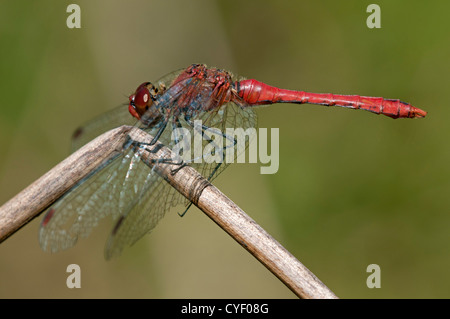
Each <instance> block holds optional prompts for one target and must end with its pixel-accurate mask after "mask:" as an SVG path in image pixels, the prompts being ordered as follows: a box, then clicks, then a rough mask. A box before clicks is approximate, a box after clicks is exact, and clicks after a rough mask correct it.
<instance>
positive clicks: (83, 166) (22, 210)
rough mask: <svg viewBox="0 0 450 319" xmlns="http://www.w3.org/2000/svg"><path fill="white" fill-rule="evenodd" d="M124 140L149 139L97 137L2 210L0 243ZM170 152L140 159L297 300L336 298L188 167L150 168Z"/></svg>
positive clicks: (146, 139) (157, 148) (160, 150)
mask: <svg viewBox="0 0 450 319" xmlns="http://www.w3.org/2000/svg"><path fill="white" fill-rule="evenodd" d="M127 136H130V137H131V138H132V139H133V140H135V141H138V142H142V143H150V142H151V141H152V137H151V136H150V135H148V134H146V133H145V132H143V131H141V130H139V129H137V128H134V127H130V126H121V127H119V128H116V129H114V130H111V131H109V132H106V133H105V134H103V135H101V136H99V137H98V138H96V139H95V140H93V141H92V142H90V143H88V144H87V145H86V146H84V147H82V148H81V149H79V150H78V151H77V152H75V153H74V154H72V155H71V156H70V157H68V158H67V159H65V160H64V161H63V162H61V163H60V164H58V165H57V166H56V167H55V168H53V169H52V170H50V171H49V172H48V173H47V174H45V175H44V176H42V177H41V178H40V179H38V180H37V181H36V182H34V183H33V184H31V185H30V186H29V187H27V188H26V189H25V190H23V191H22V192H21V193H19V194H18V195H16V196H15V197H14V198H12V199H11V200H10V201H8V202H7V203H6V204H4V205H3V206H2V207H0V242H2V241H3V240H5V239H6V238H7V237H9V236H10V235H11V234H13V233H14V232H15V231H17V230H18V229H19V228H20V227H22V226H23V225H25V224H26V223H27V222H29V221H30V220H31V219H33V218H34V217H36V216H37V215H39V213H41V212H42V211H43V210H45V209H46V208H47V207H48V206H50V205H51V204H52V203H53V202H54V201H55V200H56V199H58V198H59V197H60V196H62V195H63V194H64V193H65V192H67V191H68V190H69V189H70V188H71V187H72V186H73V185H75V184H76V183H77V182H78V181H80V180H81V179H82V178H83V177H85V176H86V175H87V174H89V173H90V172H92V171H93V170H94V169H95V168H96V167H98V166H99V165H101V163H103V162H104V161H105V160H108V159H110V158H111V157H113V156H117V154H118V152H120V150H119V149H116V146H117V145H122V144H123V142H125V140H126V138H127ZM162 157H165V158H168V159H170V158H172V157H173V156H172V153H171V151H170V150H169V149H168V148H166V147H164V146H163V145H162V144H160V143H159V142H157V143H156V144H155V145H153V146H152V147H149V151H148V152H145V153H144V155H143V156H142V158H143V160H144V161H145V162H146V163H147V165H149V166H151V167H153V169H154V170H155V171H157V173H158V174H160V176H162V177H163V178H164V179H165V180H166V181H167V182H168V183H170V184H171V185H172V186H173V187H174V188H175V189H176V190H177V191H179V192H180V193H181V194H182V195H183V196H185V197H186V198H188V199H189V200H190V201H192V202H193V203H194V204H195V205H196V206H197V207H198V208H200V209H201V210H202V211H203V212H204V213H205V214H206V215H207V216H208V217H210V218H211V219H212V220H213V221H214V222H215V223H216V224H218V225H219V226H220V227H221V228H222V229H223V230H225V231H226V232H227V233H228V234H229V235H230V236H231V237H233V238H234V239H235V240H236V241H237V242H238V243H239V244H240V245H241V246H243V247H244V248H245V249H247V250H248V251H249V252H250V253H251V254H252V255H253V256H255V257H256V258H257V259H258V260H259V261H260V262H261V263H262V264H263V265H264V266H265V267H267V268H268V269H269V270H270V271H271V272H272V273H273V274H275V276H277V277H278V278H279V279H280V280H281V281H282V282H283V283H284V284H285V285H286V286H287V287H288V288H289V289H291V290H292V291H293V292H294V293H295V294H296V295H297V296H299V297H300V298H337V297H336V295H335V294H334V293H333V292H332V291H331V290H329V289H328V287H326V286H325V285H324V284H323V283H322V282H321V281H320V280H319V279H318V278H317V277H316V276H315V275H314V274H313V273H311V272H310V271H309V270H308V269H307V268H306V267H305V266H304V265H303V264H302V263H300V262H299V261H298V260H297V259H296V258H295V257H294V256H293V255H291V254H290V253H289V252H288V251H287V250H286V249H285V248H284V247H283V246H281V245H280V244H279V243H278V242H277V241H276V240H275V239H273V238H272V237H271V236H270V235H269V234H268V233H267V232H266V231H265V230H264V229H262V228H261V227H260V226H259V225H258V224H257V223H256V222H255V221H254V220H252V219H251V218H250V217H249V216H248V215H246V214H245V213H244V212H243V211H242V210H241V209H240V208H239V207H238V206H237V205H236V204H235V203H233V202H232V201H231V200H230V199H229V198H227V197H226V196H225V195H224V194H222V193H221V192H220V191H219V190H218V189H217V188H216V187H214V186H213V185H212V184H210V183H209V182H208V181H207V180H206V179H205V178H203V176H202V175H200V174H199V173H198V172H197V171H196V170H194V169H193V168H192V167H190V166H184V167H182V168H181V169H180V166H179V165H176V164H167V163H165V164H163V165H161V164H160V165H154V163H155V161H156V162H157V160H160V159H161V158H162Z"/></svg>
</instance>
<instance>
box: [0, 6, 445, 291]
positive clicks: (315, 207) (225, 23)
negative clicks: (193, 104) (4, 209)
mask: <svg viewBox="0 0 450 319" xmlns="http://www.w3.org/2000/svg"><path fill="white" fill-rule="evenodd" d="M70 3H72V2H71V1H25V0H22V1H1V2H0V152H1V153H0V154H1V156H0V203H4V202H6V201H7V200H9V199H10V198H11V197H13V196H14V195H15V194H16V193H18V192H19V191H21V190H22V189H23V188H25V187H26V186H28V185H29V184H30V183H32V182H33V181H34V180H36V179H37V178H38V177H40V176H41V175H43V174H44V173H45V172H46V171H48V170H49V169H51V168H52V167H53V166H54V165H56V164H57V163H58V162H59V161H61V160H62V159H64V158H65V157H66V156H67V155H68V152H69V145H70V136H71V134H72V132H73V131H74V129H75V128H76V127H77V126H79V125H80V124H82V123H84V122H86V121H87V120H89V119H90V118H92V117H93V116H95V115H97V114H100V113H102V112H105V111H107V110H109V109H111V108H113V107H115V106H118V105H120V104H121V103H123V102H126V101H127V96H128V95H129V94H130V93H131V92H132V91H133V90H134V89H135V88H136V86H137V85H138V84H140V83H141V82H143V81H146V80H150V81H152V80H156V79H158V78H159V77H160V76H162V75H164V74H166V73H169V72H171V71H173V70H176V69H179V68H183V67H186V66H188V65H189V64H191V63H206V64H207V65H210V66H217V67H221V68H225V69H228V70H230V71H232V72H233V73H236V74H239V75H242V76H246V77H248V78H255V79H258V80H260V81H264V82H266V83H269V84H272V85H277V86H280V87H283V88H288V89H300V90H306V91H312V92H332V93H341V94H360V95H370V96H384V97H386V98H400V99H402V100H405V101H407V102H410V103H412V104H413V105H415V106H418V107H421V108H423V109H425V110H426V111H428V112H429V115H428V117H427V118H426V119H422V120H395V121H394V120H392V119H390V118H387V117H382V116H376V115H373V114H370V113H368V112H363V111H351V110H345V109H341V108H325V107H321V106H312V105H302V106H298V105H274V106H271V107H266V108H261V109H259V110H258V115H259V126H260V127H264V128H271V127H277V128H279V129H280V169H279V171H278V173H277V174H275V175H261V174H259V165H256V164H248V165H241V164H240V165H237V164H236V165H234V166H233V165H232V166H231V167H230V168H228V169H227V171H225V172H224V173H223V174H222V175H221V176H220V177H219V178H218V179H216V180H215V185H217V186H218V187H219V188H220V189H221V190H222V191H223V192H224V193H225V194H227V195H228V196H229V197H230V198H231V199H233V200H234V201H235V202H236V203H237V204H238V205H239V206H240V207H242V208H243V209H244V210H245V211H246V212H247V213H248V214H249V215H250V216H251V217H252V218H253V219H255V220H256V221H257V222H258V223H259V224H261V225H262V227H264V228H265V229H266V230H267V231H268V232H269V233H271V234H272V235H273V236H274V237H275V238H276V239H277V240H278V241H280V242H281V243H282V244H283V245H284V246H285V247H286V248H287V249H288V250H289V251H290V252H291V253H292V254H294V255H295V256H296V257H297V258H298V259H299V260H300V261H301V262H303V263H304V264H305V265H306V266H307V267H308V268H309V269H310V270H311V271H312V272H314V273H315V274H316V275H317V276H318V277H319V278H320V279H321V280H322V281H323V282H324V283H325V284H326V285H327V286H328V287H329V288H330V289H331V290H333V291H334V292H335V293H336V294H337V295H338V296H339V297H341V298H449V297H450V289H449V288H448V287H449V286H450V276H449V269H450V254H449V248H450V245H449V225H450V215H449V208H450V205H449V204H450V200H449V198H450V174H449V165H448V164H449V157H450V154H449V141H448V140H449V139H448V138H449V133H450V132H449V131H450V130H449V127H450V125H449V123H450V121H449V119H450V118H449V116H450V107H449V106H450V97H449V96H450V95H449V91H450V90H449V89H448V86H449V85H450V79H449V75H450V61H449V57H450V41H449V40H450V21H449V19H448V12H450V3H449V2H448V1H433V2H431V3H430V2H424V1H377V2H376V3H377V4H378V5H380V7H381V24H382V28H381V29H369V28H368V27H367V26H366V18H367V16H368V15H369V14H368V13H366V8H367V6H368V5H369V4H370V3H373V1H361V0H354V1H331V0H330V1H317V0H315V1H312V0H310V1H229V0H228V1H225V0H224V1H206V0H205V1H181V0H180V1H172V0H169V1H137V0H134V1H106V0H103V1H101V0H95V1H80V0H79V1H77V2H76V3H77V4H78V5H80V7H81V23H82V27H81V29H68V28H67V27H66V18H67V16H68V15H69V14H68V13H66V8H67V6H68V5H69V4H70ZM181 209H182V208H179V209H175V210H173V211H170V212H169V213H168V214H167V215H166V217H165V218H164V219H163V220H162V221H161V223H160V225H159V226H158V227H157V228H156V229H155V230H154V232H153V233H152V235H150V236H146V237H145V238H143V239H142V240H140V241H139V242H138V243H137V244H136V245H134V246H133V247H132V248H129V249H127V250H126V251H125V252H124V254H123V256H122V257H121V258H119V259H116V260H113V261H110V262H106V261H105V260H104V259H103V246H104V244H105V241H106V238H107V235H108V232H109V226H105V227H100V228H99V229H98V230H97V231H95V232H94V234H93V235H91V237H90V238H88V239H86V240H82V241H81V242H80V243H78V244H77V246H76V247H75V248H73V249H70V250H68V251H65V252H61V253H58V254H54V255H51V254H46V253H44V252H42V251H41V249H40V248H39V245H38V240H37V233H38V227H39V222H40V219H41V218H38V219H35V220H34V221H33V222H31V223H30V224H28V225H27V226H26V227H24V228H23V229H21V230H20V231H19V232H17V233H16V234H15V235H14V236H12V237H11V238H9V239H8V240H7V241H5V242H4V243H2V244H1V245H0V297H1V298H55V297H57V298H295V295H294V294H293V293H291V292H290V291H289V290H288V289H287V288H286V287H285V286H284V285H283V284H282V283H281V282H279V281H278V280H277V279H276V278H275V277H274V276H273V275H272V274H271V273H270V272H269V271H268V270H266V269H265V268H264V267H263V266H262V265H261V264H259V262H257V261H256V260H255V259H254V258H253V257H252V256H251V255H250V254H248V253H247V252H246V251H245V250H244V249H242V248H241V247H240V246H239V245H238V244H237V243H236V242H235V241H234V240H232V239H231V238H230V237H229V236H228V235H226V234H225V233H224V232H223V231H222V230H221V229H220V228H218V227H217V226H216V225H215V224H214V223H212V222H211V221H210V220H209V219H208V218H207V217H206V216H205V215H203V214H202V213H201V212H200V211H199V210H198V209H196V208H195V209H192V210H190V211H189V212H188V214H187V215H186V216H185V217H184V218H180V217H178V215H177V214H176V212H177V211H180V210H181ZM72 263H76V264H78V265H80V266H81V271H82V272H81V276H82V288H81V289H72V290H71V289H68V288H67V287H66V277H67V276H68V274H67V273H66V267H67V265H69V264H72ZM373 263H374V264H378V265H379V266H380V267H381V288H380V289H369V288H367V286H366V278H367V276H368V275H369V274H368V273H367V272H366V267H367V266H368V265H369V264H373Z"/></svg>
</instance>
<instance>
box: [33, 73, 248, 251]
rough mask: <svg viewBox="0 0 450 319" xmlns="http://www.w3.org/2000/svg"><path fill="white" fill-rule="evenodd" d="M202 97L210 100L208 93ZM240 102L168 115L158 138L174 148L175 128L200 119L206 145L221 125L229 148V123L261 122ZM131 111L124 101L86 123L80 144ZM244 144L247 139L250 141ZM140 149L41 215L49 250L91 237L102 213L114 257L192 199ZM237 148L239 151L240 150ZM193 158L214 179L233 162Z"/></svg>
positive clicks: (168, 101)
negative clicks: (109, 221) (109, 219)
mask: <svg viewBox="0 0 450 319" xmlns="http://www.w3.org/2000/svg"><path fill="white" fill-rule="evenodd" d="M179 73H180V71H177V72H174V73H172V74H169V75H168V76H166V77H165V78H163V79H162V80H160V81H158V82H157V85H158V86H161V87H169V85H170V83H172V81H173V79H174V78H175V77H176V76H177V75H178V74H179ZM201 88H202V86H201V83H197V85H196V86H192V85H191V86H188V85H186V87H185V88H183V89H180V90H178V91H176V92H171V94H170V95H169V96H165V97H164V99H162V101H164V103H163V104H164V105H161V107H163V108H165V109H166V110H173V108H174V107H176V105H177V101H178V99H180V98H184V97H185V96H187V95H188V94H190V95H193V96H196V95H198V94H201V92H200V91H196V90H200V89H201ZM203 98H204V99H205V100H207V96H205V97H203ZM240 104H241V105H239V106H238V105H236V104H235V103H231V102H230V103H227V104H226V105H223V106H222V107H220V108H215V109H214V110H213V111H210V112H201V111H199V112H196V113H194V114H191V115H193V116H192V117H190V118H189V119H186V118H183V117H182V116H180V117H175V116H173V115H172V116H170V117H168V118H167V119H166V120H167V126H166V129H165V130H164V132H163V133H162V135H161V136H160V138H159V141H160V142H161V143H163V144H165V145H166V146H168V147H170V148H172V147H173V146H174V143H175V142H174V140H173V139H172V133H173V130H174V129H176V128H177V127H179V126H181V127H183V128H184V129H186V130H188V131H189V132H190V133H191V136H194V127H193V126H192V123H193V122H194V121H196V120H201V121H202V125H203V126H202V127H201V128H200V129H198V128H197V130H198V131H201V133H202V134H201V135H202V146H203V147H206V146H208V145H210V146H211V144H214V143H216V144H217V145H220V144H218V143H219V142H218V141H215V140H213V139H212V135H214V133H215V132H216V131H217V132H219V130H220V132H221V133H220V134H221V135H220V134H219V133H218V134H219V135H220V136H221V137H222V138H224V140H225V144H226V146H225V148H226V147H234V146H235V145H234V141H235V139H234V137H230V136H227V135H226V134H224V133H225V132H226V129H227V128H237V127H239V128H242V129H244V130H246V129H248V128H252V127H255V126H256V115H255V113H254V111H253V110H252V109H251V108H246V107H243V106H244V103H243V102H241V103H240ZM127 112H128V110H127V108H126V107H121V108H118V109H115V110H113V111H111V112H109V114H108V113H107V114H106V115H104V116H102V117H99V118H97V119H94V120H93V121H91V122H89V123H88V124H87V125H85V126H84V127H83V128H82V130H81V131H80V134H78V135H76V136H75V143H74V145H75V148H77V147H79V146H81V145H83V144H85V143H86V142H88V141H89V140H90V138H93V137H95V136H97V135H98V134H100V133H102V132H104V131H107V130H108V129H111V128H114V127H117V126H120V125H123V124H124V122H123V121H129V120H127V119H130V118H131V116H130V115H128V114H127ZM125 115H127V116H125ZM108 117H109V120H108ZM102 123H103V124H102ZM128 123H129V122H128ZM159 124H161V123H159ZM137 125H139V123H138V124H137ZM160 127H161V125H156V126H155V127H152V128H145V130H146V131H147V132H148V133H149V134H151V135H153V136H154V135H155V134H156V132H157V131H158V130H159V128H160ZM197 133H199V132H197ZM174 135H175V136H176V134H174ZM222 145H223V144H222ZM245 145H248V141H246V142H245ZM244 149H245V148H244ZM141 151H142V150H141V149H139V147H137V148H134V149H133V148H128V149H127V150H125V151H124V152H123V153H122V154H121V155H120V156H118V157H117V158H115V159H114V160H111V161H110V162H108V163H105V164H104V165H103V166H102V167H101V169H98V170H97V171H96V172H94V173H92V174H91V175H90V176H88V178H85V179H84V180H83V181H82V182H81V183H79V184H78V185H77V186H76V187H74V188H73V189H72V190H70V191H69V192H68V193H67V194H66V195H65V196H64V197H63V198H61V199H60V200H58V201H57V202H56V203H55V204H54V205H53V206H52V207H51V208H50V209H49V210H48V211H47V213H46V216H45V217H44V219H43V221H42V224H41V228H40V236H39V238H40V244H41V247H42V248H43V249H44V250H46V251H50V252H56V251H59V250H62V249H67V248H69V247H71V246H73V245H74V244H75V243H76V242H77V240H78V238H79V237H87V236H88V235H89V234H90V233H91V231H92V229H93V228H94V227H95V226H97V225H98V223H99V221H100V220H101V219H102V218H104V217H106V216H111V217H112V218H113V220H115V224H114V227H113V229H112V231H111V233H110V236H109V239H108V241H107V244H106V247H105V256H106V258H111V257H113V256H117V255H119V254H120V253H121V251H122V250H123V249H124V248H125V247H127V246H130V245H132V244H133V243H134V242H136V241H137V240H138V239H139V238H141V237H142V236H143V235H145V234H146V233H148V232H150V231H151V230H152V229H153V228H154V227H155V226H156V225H157V223H158V222H159V220H161V218H162V217H163V216H164V214H165V212H166V211H167V210H168V209H169V208H171V207H173V206H175V205H178V204H180V203H183V202H184V203H185V204H188V203H189V202H188V201H187V200H186V199H185V198H184V197H183V196H182V195H180V194H179V193H178V192H177V191H176V190H175V189H173V188H172V187H171V186H170V185H169V184H168V183H167V182H165V181H164V180H163V179H162V178H161V177H159V176H158V175H157V174H156V173H155V172H154V171H153V170H152V169H150V168H149V167H148V166H147V165H146V164H145V163H143V162H142V161H141V159H140V156H139V154H140V152H141ZM241 151H242V150H241ZM238 154H239V153H237V152H236V153H235V156H237V155H238ZM204 155H205V158H207V157H208V156H213V153H208V152H206V154H204ZM189 164H190V165H191V166H193V167H194V168H196V169H197V170H198V171H199V172H200V173H201V174H202V175H203V176H204V177H205V178H209V179H212V178H214V177H215V176H217V174H219V172H221V171H223V170H224V169H225V168H226V166H227V165H228V164H227V163H222V164H220V165H219V164H218V163H216V162H212V163H207V162H205V161H202V162H201V163H195V162H193V161H191V162H190V163H189ZM157 165H164V164H163V163H159V164H157Z"/></svg>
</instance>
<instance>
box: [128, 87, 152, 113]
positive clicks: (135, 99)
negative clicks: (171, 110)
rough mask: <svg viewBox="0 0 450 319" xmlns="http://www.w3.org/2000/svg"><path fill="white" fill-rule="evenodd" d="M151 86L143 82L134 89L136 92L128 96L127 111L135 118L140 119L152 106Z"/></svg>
mask: <svg viewBox="0 0 450 319" xmlns="http://www.w3.org/2000/svg"><path fill="white" fill-rule="evenodd" d="M151 92H154V87H153V84H151V83H150V82H144V83H142V84H141V85H139V87H138V88H137V89H136V92H135V93H134V94H133V95H131V96H130V105H129V107H128V110H129V111H130V113H131V115H133V116H134V117H135V118H137V119H140V118H141V117H142V115H144V113H145V112H146V111H147V110H148V109H149V108H150V106H152V104H153V101H154V98H155V97H154V93H153V94H152V93H151Z"/></svg>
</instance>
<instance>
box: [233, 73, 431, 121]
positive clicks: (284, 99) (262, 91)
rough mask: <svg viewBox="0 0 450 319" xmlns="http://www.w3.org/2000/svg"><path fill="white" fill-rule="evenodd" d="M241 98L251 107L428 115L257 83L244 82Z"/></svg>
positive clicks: (394, 103)
mask: <svg viewBox="0 0 450 319" xmlns="http://www.w3.org/2000/svg"><path fill="white" fill-rule="evenodd" d="M236 89H237V92H238V95H239V96H240V97H241V98H242V99H244V101H245V102H247V103H248V104H249V105H251V106H253V105H264V104H273V103H297V104H303V103H309V104H320V105H326V106H332V105H335V106H341V107H347V108H351V109H362V110H366V111H370V112H373V113H377V114H383V115H386V116H389V117H392V118H394V119H396V118H415V117H417V118H420V117H425V116H426V115H427V112H425V111H423V110H421V109H419V108H416V107H414V106H412V105H411V104H408V103H405V102H402V101H400V100H391V99H384V98H382V97H367V96H359V95H337V94H327V93H308V92H303V91H292V90H284V89H279V88H277V87H273V86H270V85H267V84H265V83H262V82H259V81H256V80H243V81H240V82H237V83H236Z"/></svg>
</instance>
